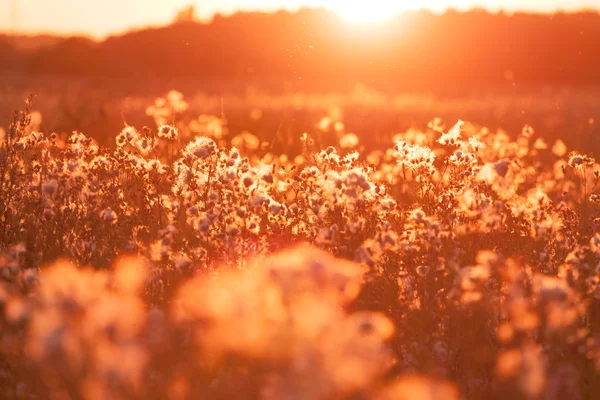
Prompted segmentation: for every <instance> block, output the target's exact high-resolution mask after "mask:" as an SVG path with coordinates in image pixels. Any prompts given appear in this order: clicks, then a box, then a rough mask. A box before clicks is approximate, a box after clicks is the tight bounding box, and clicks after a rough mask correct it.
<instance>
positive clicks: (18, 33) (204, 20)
mask: <svg viewBox="0 0 600 400" xmlns="http://www.w3.org/2000/svg"><path fill="white" fill-rule="evenodd" d="M190 6H193V5H190ZM181 10H182V9H180V10H178V11H177V12H179V11H181ZM306 11H323V12H330V13H331V14H337V15H338V17H339V18H340V19H341V20H342V21H345V20H344V19H343V17H342V16H340V15H339V13H338V12H337V11H336V10H333V9H331V8H328V7H325V6H321V7H313V6H300V7H280V8H276V9H267V10H259V9H252V8H248V9H238V10H235V11H230V12H223V11H215V12H212V13H211V14H210V15H208V16H204V17H201V16H197V17H196V18H195V20H194V21H190V22H194V23H198V24H204V25H210V24H211V23H212V22H213V21H214V19H215V18H217V17H223V18H230V17H233V16H235V15H238V14H266V15H274V14H277V13H289V14H298V13H301V12H306ZM177 12H176V13H175V15H172V17H171V20H170V21H169V22H166V23H149V24H146V25H135V24H134V25H131V26H129V27H127V28H124V29H120V30H113V31H109V32H106V33H103V34H96V33H90V32H82V31H77V30H73V31H68V30H66V31H62V32H60V31H59V32H57V31H54V32H53V31H50V30H44V29H40V30H18V29H17V30H11V29H8V30H4V29H0V36H8V37H36V36H49V37H54V38H64V39H68V38H85V39H91V40H93V41H103V40H106V39H108V38H110V37H118V36H123V35H126V34H128V33H132V32H138V31H142V30H145V29H158V28H164V27H168V26H171V25H173V24H174V23H175V16H176V14H177ZM471 12H486V13H488V14H490V15H502V14H505V15H517V14H526V15H555V14H584V13H593V14H598V15H600V6H598V7H589V6H587V7H574V8H557V9H556V10H552V11H551V10H539V9H534V8H531V7H524V8H495V7H491V8H490V7H484V6H472V7H466V8H461V7H446V8H444V9H434V8H431V7H422V8H411V9H406V10H400V11H398V12H396V13H394V14H393V15H390V17H389V18H387V19H386V20H384V21H380V22H371V23H361V22H351V21H345V22H346V23H347V24H349V25H377V24H385V23H386V22H389V21H390V20H393V19H395V18H397V17H400V16H402V15H405V14H415V13H429V14H434V15H438V16H442V15H444V14H447V13H459V14H467V13H471Z"/></svg>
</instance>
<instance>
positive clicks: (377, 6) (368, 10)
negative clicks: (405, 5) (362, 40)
mask: <svg viewBox="0 0 600 400" xmlns="http://www.w3.org/2000/svg"><path fill="white" fill-rule="evenodd" d="M335 10H336V11H337V12H338V13H339V14H340V16H341V17H342V18H344V19H345V20H347V21H350V22H357V23H373V22H380V21H384V20H386V19H389V18H391V17H393V16H394V15H395V14H396V13H398V12H399V11H400V7H399V6H398V3H397V2H395V1H392V0H355V1H352V0H350V1H344V0H341V1H338V2H337V4H336V6H335Z"/></svg>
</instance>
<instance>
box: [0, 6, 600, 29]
mask: <svg viewBox="0 0 600 400" xmlns="http://www.w3.org/2000/svg"><path fill="white" fill-rule="evenodd" d="M190 4H196V5H197V7H198V9H199V10H200V14H201V16H202V17H203V18H210V16H211V15H213V14H214V13H215V12H220V13H225V14H227V13H231V12H234V11H236V10H265V11H272V10H276V9H279V8H287V9H290V10H294V9H297V8H298V7H301V6H313V7H328V8H331V9H334V10H337V11H340V13H342V14H345V16H347V17H348V19H358V18H364V17H365V16H366V17H370V19H372V20H376V19H377V18H381V17H382V16H385V15H387V14H390V13H393V12H395V11H402V10H405V9H410V8H415V7H420V8H424V7H426V8H430V9H433V10H435V11H441V10H444V9H445V8H448V7H452V8H458V9H465V8H471V7H482V6H485V7H486V8H488V9H491V10H498V9H500V8H503V9H507V10H535V11H544V12H547V11H553V10H556V9H565V10H568V9H581V8H596V9H600V0H417V1H407V0H364V1H363V0H0V31H9V30H14V29H15V28H16V30H18V31H20V32H28V33H33V32H54V33H56V32H58V33H63V34H70V33H80V34H87V35H93V36H96V37H101V36H104V35H106V34H109V33H115V32H122V31H124V30H127V29H129V28H133V27H141V26H145V25H148V24H150V25H159V24H164V23H168V22H169V21H170V20H171V19H172V18H173V16H174V15H175V13H176V11H177V10H178V9H181V8H182V7H183V6H185V5H190Z"/></svg>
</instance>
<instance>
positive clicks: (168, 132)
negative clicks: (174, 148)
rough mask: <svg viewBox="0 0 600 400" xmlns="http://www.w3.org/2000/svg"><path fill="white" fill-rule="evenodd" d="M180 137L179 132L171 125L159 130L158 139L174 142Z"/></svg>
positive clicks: (163, 126)
mask: <svg viewBox="0 0 600 400" xmlns="http://www.w3.org/2000/svg"><path fill="white" fill-rule="evenodd" d="M178 136H179V130H178V129H177V128H175V127H174V126H171V125H162V126H161V127H159V128H158V137H160V138H163V139H169V140H174V139H177V137H178Z"/></svg>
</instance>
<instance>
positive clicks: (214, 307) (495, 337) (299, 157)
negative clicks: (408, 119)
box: [0, 91, 600, 399]
mask: <svg viewBox="0 0 600 400" xmlns="http://www.w3.org/2000/svg"><path fill="white" fill-rule="evenodd" d="M248 96H250V95H249V94H247V95H246V99H248ZM252 96H253V97H252V100H251V101H250V100H246V101H245V102H242V101H239V107H238V108H239V109H240V110H241V109H243V108H244V107H243V104H245V105H246V108H247V109H246V111H247V112H248V114H249V115H248V117H247V123H248V124H249V127H250V129H252V127H255V126H260V124H261V120H263V119H265V118H267V117H265V115H267V116H268V115H269V113H270V114H271V115H275V114H276V113H279V114H280V115H284V116H287V118H288V119H287V121H286V123H287V126H288V127H287V128H288V129H292V128H293V129H294V130H295V131H294V133H293V134H291V133H290V132H286V133H284V132H283V131H282V129H281V126H283V124H282V123H280V126H279V130H277V127H274V128H273V127H271V129H270V130H271V135H267V134H266V133H265V131H263V132H262V133H261V135H260V137H259V136H257V135H255V134H253V133H251V132H250V131H249V130H243V131H241V130H240V129H239V128H236V127H235V124H233V126H230V125H229V122H228V119H227V117H226V115H227V114H226V113H225V112H223V106H222V104H223V103H224V100H223V99H219V100H220V101H219V100H217V99H216V98H211V97H210V96H204V97H202V96H200V97H198V96H197V97H196V99H194V100H191V101H190V102H189V103H188V102H187V101H186V99H185V98H184V96H183V95H182V94H181V93H179V92H176V91H171V92H169V93H168V94H166V95H165V96H163V97H160V98H157V99H152V100H151V101H149V102H148V104H147V106H146V107H143V106H142V103H141V99H138V100H137V101H134V100H130V99H128V100H122V101H123V102H128V104H130V108H129V109H128V113H129V114H128V115H130V114H133V113H134V112H137V113H138V114H139V115H136V116H135V118H138V120H140V121H143V120H144V118H146V119H149V120H150V121H151V123H148V126H147V127H137V128H136V127H134V126H131V125H126V126H125V125H123V126H122V128H121V130H120V132H118V131H117V132H116V134H115V135H114V136H112V140H111V142H112V143H104V144H103V145H99V144H98V143H97V141H96V140H94V139H92V138H91V137H88V136H86V135H84V134H83V133H78V132H74V133H72V134H70V135H66V134H62V135H60V134H59V135H57V134H47V133H44V129H43V128H42V126H43V124H44V122H43V121H46V120H47V119H48V118H46V117H45V116H44V117H42V115H41V113H39V112H37V111H33V109H32V107H34V106H35V103H33V105H32V104H31V103H30V100H28V101H27V103H26V104H25V105H23V109H22V111H20V112H17V113H15V114H14V118H13V120H12V122H11V123H10V124H9V125H8V126H6V127H5V128H4V129H3V130H2V138H3V142H2V143H3V144H2V147H0V161H1V164H0V178H1V181H0V189H1V190H0V215H1V218H2V229H1V231H0V246H1V248H2V249H3V251H4V254H3V256H2V259H1V265H2V279H3V283H2V286H1V291H0V298H1V301H2V308H1V316H2V325H1V326H2V341H1V344H2V346H1V347H0V350H1V354H2V358H1V360H2V364H1V365H2V366H1V371H2V374H1V375H0V379H1V382H2V388H3V389H2V390H3V395H4V396H3V398H7V399H16V398H19V399H20V398H52V399H54V398H61V399H62V398H69V399H78V398H84V399H120V398H123V399H126V398H127V399H129V398H140V399H141V398H144V399H147V398H169V399H171V398H172V399H180V398H181V399H183V398H214V399H219V398H274V399H280V398H294V399H317V398H322V399H340V398H348V399H350V398H354V399H356V398H375V399H388V398H389V399H392V398H393V399H457V398H505V397H509V396H512V397H516V398H548V399H551V398H593V397H595V396H596V395H597V394H598V393H599V391H600V388H598V384H597V382H598V380H597V378H596V377H597V370H598V368H600V347H599V346H600V344H599V343H600V342H599V340H600V336H599V335H600V327H599V325H598V320H597V317H596V316H597V315H598V312H599V311H600V307H599V306H600V303H599V300H600V275H598V267H597V265H598V262H599V261H600V233H597V232H598V231H599V230H600V218H599V217H600V195H599V194H598V193H599V190H598V189H599V188H598V183H599V182H600V172H599V169H600V165H598V164H597V163H596V162H595V160H594V159H593V158H591V157H590V156H588V155H586V154H585V153H579V152H570V151H569V148H568V147H567V146H566V144H565V143H564V141H563V140H561V139H555V140H550V139H548V137H546V136H545V135H543V134H541V133H538V130H537V129H535V128H533V127H531V126H528V125H524V126H522V127H521V129H519V130H517V131H511V132H508V133H507V132H504V131H502V130H491V129H488V128H484V127H481V126H479V125H475V124H473V123H465V122H462V121H460V120H459V121H455V120H453V121H448V122H446V121H443V120H441V119H439V118H433V119H432V120H431V121H430V122H429V123H424V124H423V125H422V126H421V127H420V128H418V129H417V128H411V129H406V130H404V131H400V133H398V132H396V133H394V134H392V133H393V132H395V131H392V130H390V129H389V128H388V127H387V126H386V125H385V124H383V123H382V124H380V125H378V123H379V119H378V118H377V116H379V115H381V116H384V117H383V118H382V120H384V119H385V118H386V117H385V116H386V115H387V118H388V121H387V123H391V121H389V118H390V117H389V114H390V113H392V112H393V111H392V110H391V107H393V106H390V105H389V104H388V105H385V104H384V105H382V104H377V103H375V102H376V101H378V100H377V99H380V96H377V95H373V96H372V98H369V97H368V96H367V95H366V94H365V92H364V91H363V93H362V94H361V95H360V96H359V95H356V96H355V97H354V98H353V97H352V96H337V97H336V96H333V95H330V96H305V97H302V96H296V97H293V96H292V97H290V96H287V97H285V96H283V97H281V96H280V97H272V98H270V99H269V97H268V96H260V95H259V94H254V95H252ZM286 99H287V100H286ZM348 99H350V100H348ZM353 99H354V100H353ZM369 99H371V100H369ZM41 100H42V101H43V100H44V99H41ZM340 101H346V102H349V104H345V105H344V104H342V105H340V104H337V103H336V102H340ZM368 101H370V102H371V103H370V105H367V102H368ZM412 101H413V102H417V100H414V99H413V100H412ZM227 102H229V103H230V104H231V103H233V98H227ZM407 103H408V102H407ZM41 104H42V106H46V107H48V105H47V104H46V105H44V104H43V102H42V103H41ZM199 104H204V107H205V108H206V109H205V110H204V111H206V112H207V113H203V114H201V115H198V113H197V112H196V111H194V107H196V109H197V107H198V105H199ZM234 104H235V103H234ZM419 104H420V105H416V106H413V107H414V108H415V109H418V108H419V107H421V108H426V107H423V103H419ZM430 104H433V105H434V106H435V105H438V106H439V102H436V101H431V102H430ZM249 105H250V106H251V107H250V106H249ZM328 105H329V106H331V107H327V106H328ZM336 106H337V108H336ZM341 106H344V107H347V108H344V107H341ZM340 107H341V108H340ZM352 107H355V108H357V109H366V110H376V111H372V115H374V118H373V119H371V120H369V121H363V124H369V126H371V127H372V130H373V131H374V132H381V134H380V135H373V136H371V137H369V136H365V135H357V134H354V133H352V132H351V131H350V130H349V129H348V128H347V126H346V123H345V119H344V118H343V117H344V115H343V114H344V113H343V112H341V111H340V109H341V110H346V109H350V110H351V109H352ZM432 107H433V106H432ZM538 107H542V106H540V105H538ZM327 108H329V110H328V111H327V112H326V113H323V112H322V111H323V110H324V109H327ZM461 108H463V109H464V110H466V111H472V110H473V108H469V107H468V106H465V103H459V104H455V109H451V110H449V111H448V112H458V111H459V110H460V109H461ZM219 109H221V112H218V110H219ZM263 109H264V110H265V111H264V112H263ZM336 110H337V111H336ZM210 111H213V112H214V113H212V114H211V113H208V112H210ZM436 111H439V110H436ZM346 112H347V111H346ZM319 113H320V114H319ZM421 113H425V111H423V110H422V111H421ZM540 113H541V111H540ZM300 114H302V115H304V118H305V120H304V121H302V123H304V124H305V125H307V126H302V125H301V123H298V125H293V121H294V120H293V119H292V117H290V115H292V116H293V115H300ZM233 115H236V114H233ZM239 115H241V111H240V113H239ZM546 115H547V116H548V117H549V114H546ZM85 116H86V114H85V113H83V114H82V117H85ZM317 116H319V117H317ZM52 118H53V117H52V114H51V115H50V117H49V119H52ZM128 118H129V116H128ZM270 119H273V117H271V118H270ZM310 119H312V123H311V124H308V123H307V122H306V121H307V120H310ZM353 119H354V122H351V123H356V124H358V119H359V118H357V116H356V115H354V116H350V118H349V120H350V121H352V120H353ZM290 121H291V122H290ZM511 122H512V123H513V124H514V123H515V121H514V120H513V121H511ZM237 123H239V124H241V123H242V122H240V121H239V120H238V121H237ZM588 123H589V124H590V126H592V127H593V121H588ZM252 124H254V125H252ZM356 126H358V125H356ZM590 129H591V128H590ZM302 131H304V132H303V133H301V132H302ZM565 140H567V139H565ZM571 140H572V139H571ZM105 142H109V141H108V140H106V137H105ZM91 267H93V269H92V268H91Z"/></svg>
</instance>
